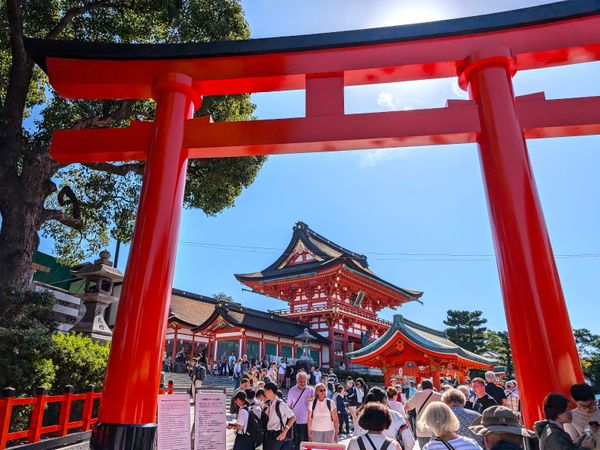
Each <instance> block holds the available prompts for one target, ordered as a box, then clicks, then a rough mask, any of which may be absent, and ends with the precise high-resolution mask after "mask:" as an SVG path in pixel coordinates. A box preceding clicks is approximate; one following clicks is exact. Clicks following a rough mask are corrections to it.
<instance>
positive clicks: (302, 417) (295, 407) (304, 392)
mask: <svg viewBox="0 0 600 450" xmlns="http://www.w3.org/2000/svg"><path fill="white" fill-rule="evenodd" d="M307 381H308V374H307V373H306V372H298V373H297V374H296V386H294V387H293V388H291V389H290V390H289V391H288V396H287V403H288V405H289V407H290V408H291V409H292V411H293V412H294V415H295V416H296V423H294V450H298V449H299V448H300V443H301V442H302V441H308V410H309V406H310V405H311V404H312V401H313V399H314V398H315V390H314V389H313V388H312V387H310V386H308V385H307Z"/></svg>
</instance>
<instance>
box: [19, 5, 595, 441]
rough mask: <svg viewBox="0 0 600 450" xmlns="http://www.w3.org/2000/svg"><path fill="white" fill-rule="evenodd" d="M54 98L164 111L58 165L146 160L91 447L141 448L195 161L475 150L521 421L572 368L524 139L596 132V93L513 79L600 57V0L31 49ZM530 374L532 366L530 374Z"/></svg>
mask: <svg viewBox="0 0 600 450" xmlns="http://www.w3.org/2000/svg"><path fill="white" fill-rule="evenodd" d="M26 45H27V49H28V51H29V53H30V54H31V55H32V57H33V58H34V59H35V61H36V62H37V63H38V64H39V65H40V66H41V67H42V68H43V69H44V70H45V71H46V72H47V73H48V75H49V78H50V82H51V84H52V86H53V87H54V88H55V89H56V90H57V92H58V94H60V95H63V96H66V97H71V98H85V99H120V98H128V99H145V98H154V99H155V100H156V102H157V114H156V119H155V121H154V122H152V123H145V122H135V123H132V125H131V126H130V127H128V128H125V129H102V130H63V131H57V132H56V133H55V136H54V138H53V141H52V145H51V154H52V156H53V157H54V158H55V159H56V160H57V161H60V162H63V163H71V162H100V161H125V160H145V161H146V171H145V173H144V182H143V187H142V194H141V199H140V205H139V209H138V217H137V222H136V227H135V232H134V237H133V242H132V246H131V255H130V258H129V261H128V264H127V270H126V276H125V282H124V286H123V291H122V294H121V300H120V307H119V314H118V316H117V324H116V327H115V331H114V336H113V341H112V349H111V354H110V359H109V366H108V372H107V376H106V384H105V389H104V394H103V400H102V406H101V410H100V417H99V419H100V423H99V425H98V426H96V427H95V429H94V432H93V435H92V441H91V445H92V448H93V449H117V448H118V449H121V448H123V449H125V448H127V449H129V448H135V449H138V448H139V449H150V448H151V445H152V441H153V440H154V437H155V428H156V427H155V424H154V423H155V419H156V394H157V392H158V383H159V379H160V369H161V355H162V347H163V342H164V335H165V330H166V321H167V314H168V309H169V302H170V292H171V282H172V278H173V270H174V263H175V253H176V246H177V237H178V228H179V220H180V215H181V205H182V198H183V191H184V186H185V175H186V166H187V159H188V158H189V157H192V158H203V157H204V158H206V157H230V156H246V155H257V154H275V153H290V152H306V151H331V150H348V149H360V148H381V147H399V146H415V145H432V144H452V143H464V142H477V143H478V145H479V154H480V160H481V166H482V170H483V174H484V182H485V186H486V192H487V198H488V204H489V211H490V218H491V224H492V232H493V237H494V246H495V250H496V259H497V263H498V270H499V274H500V281H501V287H502V292H503V299H504V306H505V310H506V316H507V322H508V329H509V333H510V337H511V344H512V349H513V354H514V360H515V369H516V373H517V377H518V379H519V382H520V386H521V390H522V395H523V415H524V419H525V421H526V423H527V424H529V425H531V423H532V422H533V421H534V420H536V419H538V418H539V417H540V416H541V415H542V410H541V408H542V400H543V398H544V396H545V395H546V394H547V393H548V392H552V391H559V392H565V393H566V392H567V391H568V388H569V387H570V385H572V384H573V383H576V382H581V381H582V379H583V377H582V372H581V366H580V363H579V359H578V356H577V349H576V347H575V342H574V339H573V335H572V331H571V326H570V322H569V318H568V314H567V309H566V306H565V301H564V298H563V294H562V289H561V286H560V280H559V277H558V273H557V270H556V264H555V261H554V257H553V253H552V248H551V245H550V240H549V237H548V232H547V229H546V225H545V222H544V218H543V214H542V210H541V207H540V202H539V198H538V195H537V191H536V187H535V182H534V179H533V174H532V171H531V167H530V163H529V158H528V154H527V148H526V141H525V138H526V137H528V138H541V137H550V136H552V137H557V136H573V135H583V134H597V133H599V132H600V113H599V111H600V109H599V108H598V106H599V104H600V98H598V97H588V98H582V99H562V100H545V99H544V97H543V94H534V95H532V96H526V97H521V98H518V99H515V97H514V92H513V87H512V76H513V75H514V73H515V72H516V70H517V69H518V70H527V69H534V68H543V67H550V66H555V65H561V64H573V63H580V62H588V61H597V60H598V59H600V0H587V1H566V2H561V3H556V4H552V5H543V6H540V7H534V8H527V9H522V10H516V11H509V12H506V13H499V14H491V15H487V16H478V17H471V18H465V19H455V20H448V21H442V22H433V23H428V24H418V25H408V26H400V27H389V28H382V29H375V30H361V31H353V32H341V33H330V34H322V35H312V36H296V37H289V38H273V39H258V40H251V41H234V42H216V43H205V44H180V45H118V44H89V43H82V42H56V41H43V40H35V39H31V40H28V41H27V42H26ZM450 76H458V77H459V80H460V83H461V86H462V87H463V88H465V89H466V88H468V89H469V91H470V94H471V98H472V100H470V101H451V102H449V104H448V106H447V107H446V108H437V109H433V110H421V111H403V112H388V113H377V114H357V115H346V114H345V113H344V86H351V85H359V84H371V83H384V82H392V81H403V80H414V79H430V78H439V77H450ZM286 89H306V117H305V118H299V119H281V120H265V121H261V120H258V121H252V122H243V123H239V122H238V123H236V122H232V123H212V122H211V121H210V120H209V118H206V117H204V118H192V114H193V111H194V110H196V109H198V108H199V106H200V102H201V96H203V95H225V94H234V93H246V92H263V91H280V90H286ZM531 368H535V370H531Z"/></svg>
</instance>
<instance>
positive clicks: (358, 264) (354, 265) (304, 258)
mask: <svg viewBox="0 0 600 450" xmlns="http://www.w3.org/2000/svg"><path fill="white" fill-rule="evenodd" d="M292 230H293V234H292V236H291V239H290V241H289V243H288V245H287V247H286V248H285V250H284V251H283V252H282V254H281V255H280V256H279V257H278V258H277V259H276V260H275V261H274V262H273V263H272V264H271V265H269V266H268V267H267V268H265V269H263V270H261V271H259V272H253V273H245V274H235V277H236V278H237V280H238V281H240V282H242V283H244V284H246V285H247V286H250V287H251V288H252V289H253V290H255V291H257V292H259V293H261V294H266V295H270V296H272V297H276V298H280V297H279V295H278V292H270V293H268V292H265V289H262V288H257V286H258V285H257V284H256V283H259V284H264V283H274V282H293V280H301V279H304V278H307V277H309V278H310V277H314V276H317V275H318V274H320V273H323V272H325V271H330V273H333V272H335V271H337V272H336V273H338V275H339V274H340V273H345V274H346V276H350V277H355V279H360V280H362V282H365V283H367V284H369V283H371V286H376V287H375V288H376V289H378V288H382V289H385V290H387V292H388V294H387V295H388V296H389V297H388V298H389V299H390V304H389V305H388V306H390V307H392V308H394V307H396V306H398V305H400V304H402V303H405V302H407V301H413V300H414V301H419V300H418V299H419V298H420V297H421V296H422V295H423V292H421V291H414V290H409V289H404V288H401V287H399V286H396V285H394V284H392V283H390V282H388V281H386V280H384V279H382V278H381V277H379V276H378V275H377V274H375V273H374V272H373V271H372V270H371V269H370V268H369V264H368V262H367V257H366V256H365V255H363V254H360V253H357V252H353V251H352V250H348V249H347V248H345V247H342V246H341V245H339V244H337V243H335V242H333V241H331V240H330V239H327V238H326V237H324V236H322V235H321V234H319V233H317V232H316V231H314V230H313V229H312V228H310V226H308V224H306V223H305V222H302V221H298V222H296V223H295V224H294V227H293V228H292ZM391 292H393V294H392V293H391ZM392 299H393V300H392Z"/></svg>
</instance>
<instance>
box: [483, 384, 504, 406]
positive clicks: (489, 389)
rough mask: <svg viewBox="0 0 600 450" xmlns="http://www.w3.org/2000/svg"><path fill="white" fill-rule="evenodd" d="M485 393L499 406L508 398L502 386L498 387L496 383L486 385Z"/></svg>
mask: <svg viewBox="0 0 600 450" xmlns="http://www.w3.org/2000/svg"><path fill="white" fill-rule="evenodd" d="M485 393H486V394H488V395H491V396H492V397H493V398H494V400H496V403H497V404H498V405H502V400H504V399H505V398H506V394H505V393H504V389H502V388H501V387H500V386H496V385H495V384H494V383H487V384H486V385H485Z"/></svg>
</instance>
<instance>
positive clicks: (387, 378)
mask: <svg viewBox="0 0 600 450" xmlns="http://www.w3.org/2000/svg"><path fill="white" fill-rule="evenodd" d="M382 369H383V383H384V386H383V387H384V388H387V387H388V386H391V383H392V377H393V376H394V368H393V367H387V366H383V367H382Z"/></svg>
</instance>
